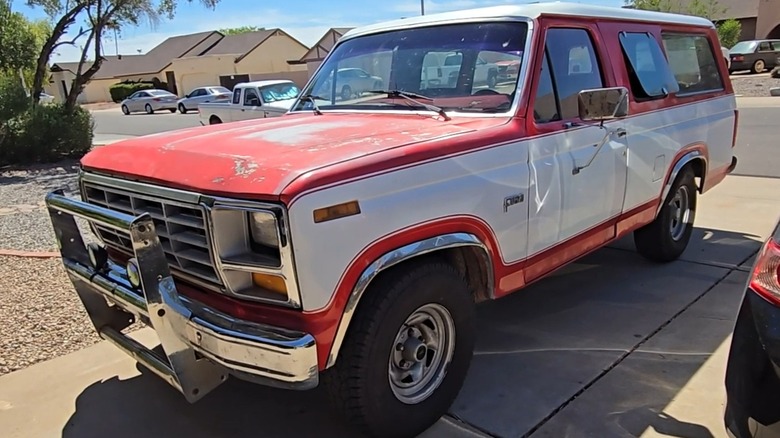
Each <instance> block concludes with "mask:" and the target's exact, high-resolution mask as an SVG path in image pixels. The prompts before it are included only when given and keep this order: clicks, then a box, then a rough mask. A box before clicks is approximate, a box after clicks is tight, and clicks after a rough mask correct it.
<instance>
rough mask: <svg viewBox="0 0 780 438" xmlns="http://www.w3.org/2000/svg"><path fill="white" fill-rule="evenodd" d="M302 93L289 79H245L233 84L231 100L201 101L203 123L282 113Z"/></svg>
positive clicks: (275, 115)
mask: <svg viewBox="0 0 780 438" xmlns="http://www.w3.org/2000/svg"><path fill="white" fill-rule="evenodd" d="M299 93H300V90H299V89H298V87H297V86H296V85H295V84H294V83H293V82H292V81H287V80H276V81H256V82H243V83H240V84H238V85H236V86H235V87H234V88H233V98H232V99H231V100H230V102H227V103H216V102H210V103H202V104H200V105H198V112H200V123H201V124H202V125H214V124H217V123H227V122H238V121H240V120H249V119H262V118H266V117H277V116H281V115H282V114H284V113H286V112H287V111H288V110H289V109H290V106H291V105H292V104H293V102H295V99H296V98H297V97H298V94H299Z"/></svg>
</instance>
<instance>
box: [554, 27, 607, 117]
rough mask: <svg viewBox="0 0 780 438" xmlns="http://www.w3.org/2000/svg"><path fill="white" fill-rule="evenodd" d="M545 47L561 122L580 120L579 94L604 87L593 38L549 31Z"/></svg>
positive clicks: (572, 31)
mask: <svg viewBox="0 0 780 438" xmlns="http://www.w3.org/2000/svg"><path fill="white" fill-rule="evenodd" d="M546 47H547V56H548V57H549V60H550V67H551V70H552V79H553V84H554V87H555V91H556V94H557V96H558V108H559V115H560V119H561V120H567V119H573V118H577V117H578V116H579V109H578V103H577V95H578V94H579V92H580V91H582V90H587V89H591V88H602V87H603V86H604V81H603V79H602V77H601V68H600V67H599V61H598V59H597V58H596V50H595V49H594V48H593V43H592V41H591V38H590V35H589V34H588V31H587V30H584V29H550V30H549V31H547V43H546Z"/></svg>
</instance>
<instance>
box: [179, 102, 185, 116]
mask: <svg viewBox="0 0 780 438" xmlns="http://www.w3.org/2000/svg"><path fill="white" fill-rule="evenodd" d="M179 112H180V113H182V114H187V108H185V107H184V104H183V103H180V104H179Z"/></svg>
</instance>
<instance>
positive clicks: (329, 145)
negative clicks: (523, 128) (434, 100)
mask: <svg viewBox="0 0 780 438" xmlns="http://www.w3.org/2000/svg"><path fill="white" fill-rule="evenodd" d="M506 121H507V119H499V118H492V119H487V118H486V119H477V118H462V119H459V120H457V119H456V120H452V121H449V122H443V121H440V120H436V119H433V118H431V117H421V116H416V115H413V114H401V115H398V114H396V115H392V114H333V113H326V114H325V115H319V116H318V115H312V114H300V115H292V114H291V115H286V116H283V117H276V118H269V119H256V120H250V121H246V122H237V123H227V124H220V125H213V126H205V127H199V128H190V129H183V130H178V131H171V132H167V133H164V134H155V135H152V136H144V137H138V138H134V139H131V140H125V141H122V142H118V143H114V144H111V145H108V146H103V147H100V148H97V149H95V150H93V151H92V152H90V153H89V154H87V155H86V156H85V157H84V158H83V159H82V165H83V166H84V168H85V169H86V170H96V171H100V172H102V173H109V174H117V175H121V176H124V177H129V178H133V179H138V180H145V181H151V182H156V183H161V184H165V185H167V186H171V187H179V188H184V189H189V190H195V191H198V192H202V193H215V194H236V195H239V194H242V195H260V196H257V197H268V198H273V197H278V196H279V195H280V194H281V192H282V190H283V189H284V188H285V187H286V186H287V185H289V184H290V183H291V182H292V181H294V180H295V179H297V178H299V177H301V176H302V175H305V174H307V173H309V172H312V171H314V170H317V169H323V168H327V167H329V166H334V165H336V164H338V165H339V167H340V168H343V167H344V165H345V163H347V167H349V166H350V165H352V164H353V163H354V165H355V166H358V165H359V162H360V161H361V160H363V159H365V158H367V157H372V161H375V160H376V159H377V157H376V154H383V153H387V152H389V151H391V150H396V149H397V148H401V147H406V146H411V145H414V144H419V143H421V142H430V141H434V140H439V139H444V138H447V137H453V136H458V135H462V134H465V133H468V132H472V131H474V130H476V129H482V128H486V127H490V126H497V125H500V124H503V123H506ZM396 154H397V152H396Z"/></svg>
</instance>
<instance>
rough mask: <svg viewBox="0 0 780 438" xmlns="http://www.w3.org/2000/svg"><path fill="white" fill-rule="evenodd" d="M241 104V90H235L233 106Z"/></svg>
mask: <svg viewBox="0 0 780 438" xmlns="http://www.w3.org/2000/svg"><path fill="white" fill-rule="evenodd" d="M239 103H241V89H240V88H236V89H235V90H233V105H238V104H239Z"/></svg>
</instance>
